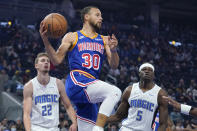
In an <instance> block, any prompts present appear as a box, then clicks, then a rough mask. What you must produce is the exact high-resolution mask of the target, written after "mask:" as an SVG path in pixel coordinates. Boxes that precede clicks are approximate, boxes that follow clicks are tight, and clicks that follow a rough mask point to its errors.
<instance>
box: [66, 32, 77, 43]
mask: <svg viewBox="0 0 197 131" xmlns="http://www.w3.org/2000/svg"><path fill="white" fill-rule="evenodd" d="M76 38H77V32H68V33H66V34H65V35H64V37H63V40H71V41H75V40H76Z"/></svg>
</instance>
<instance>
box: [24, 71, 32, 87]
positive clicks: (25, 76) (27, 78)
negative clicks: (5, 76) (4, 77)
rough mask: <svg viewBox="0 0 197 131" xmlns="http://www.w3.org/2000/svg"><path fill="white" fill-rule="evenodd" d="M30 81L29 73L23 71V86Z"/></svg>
mask: <svg viewBox="0 0 197 131" xmlns="http://www.w3.org/2000/svg"><path fill="white" fill-rule="evenodd" d="M30 79H31V71H30V70H29V69H26V70H25V74H24V75H23V84H25V83H27V82H28V81H29V80H30Z"/></svg>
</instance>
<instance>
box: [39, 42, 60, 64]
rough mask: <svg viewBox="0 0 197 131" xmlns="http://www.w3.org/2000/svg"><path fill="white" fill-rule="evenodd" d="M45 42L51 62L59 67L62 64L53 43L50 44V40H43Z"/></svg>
mask: <svg viewBox="0 0 197 131" xmlns="http://www.w3.org/2000/svg"><path fill="white" fill-rule="evenodd" d="M43 42H44V46H45V49H46V52H47V54H48V55H49V57H50V60H51V62H52V63H53V64H54V65H59V64H60V63H61V60H60V59H59V58H58V56H57V55H56V51H55V50H54V48H53V47H52V46H51V43H50V42H49V40H48V39H43Z"/></svg>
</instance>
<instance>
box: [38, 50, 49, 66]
mask: <svg viewBox="0 0 197 131" xmlns="http://www.w3.org/2000/svg"><path fill="white" fill-rule="evenodd" d="M42 56H46V57H48V58H49V55H48V54H47V53H46V52H42V53H39V54H38V55H37V57H36V59H35V64H37V63H38V59H39V58H40V57H42Z"/></svg>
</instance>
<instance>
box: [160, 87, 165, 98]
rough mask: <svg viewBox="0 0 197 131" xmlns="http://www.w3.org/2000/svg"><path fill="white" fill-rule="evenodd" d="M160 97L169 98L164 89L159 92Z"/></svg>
mask: <svg viewBox="0 0 197 131" xmlns="http://www.w3.org/2000/svg"><path fill="white" fill-rule="evenodd" d="M159 96H167V92H166V91H165V90H164V89H162V88H161V89H160V90H159Z"/></svg>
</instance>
